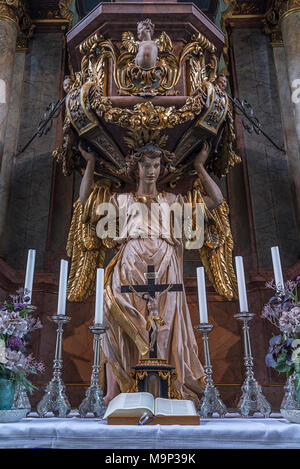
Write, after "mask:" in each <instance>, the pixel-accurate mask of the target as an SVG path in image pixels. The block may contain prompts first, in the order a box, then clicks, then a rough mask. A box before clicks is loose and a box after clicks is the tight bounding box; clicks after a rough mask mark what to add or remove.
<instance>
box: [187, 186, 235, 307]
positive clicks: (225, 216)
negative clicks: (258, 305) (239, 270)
mask: <svg viewBox="0 0 300 469" xmlns="http://www.w3.org/2000/svg"><path fill="white" fill-rule="evenodd" d="M194 191H196V192H198V193H200V195H201V198H202V196H203V195H204V190H203V187H202V185H201V183H200V180H197V181H196V183H195V184H194ZM210 215H211V218H212V219H213V223H211V222H209V223H207V222H206V223H205V237H204V244H203V247H202V248H201V249H200V250H199V253H200V258H201V261H202V264H203V267H204V269H205V272H206V274H207V276H208V279H209V281H210V282H211V283H212V285H213V286H214V289H215V291H216V292H217V293H218V294H219V295H222V296H224V297H225V298H227V299H228V300H232V299H237V298H238V293H237V280H236V275H235V272H234V268H233V264H232V253H233V238H232V234H231V228H230V222H229V207H228V204H227V202H226V201H225V200H223V202H222V203H221V204H220V205H219V206H218V207H217V208H215V209H214V210H211V211H210Z"/></svg>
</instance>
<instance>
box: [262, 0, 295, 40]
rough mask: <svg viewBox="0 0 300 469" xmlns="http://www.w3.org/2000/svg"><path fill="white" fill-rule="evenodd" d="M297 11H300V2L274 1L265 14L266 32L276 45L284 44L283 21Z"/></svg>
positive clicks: (293, 0)
mask: <svg viewBox="0 0 300 469" xmlns="http://www.w3.org/2000/svg"><path fill="white" fill-rule="evenodd" d="M296 11H300V0H272V2H271V4H270V6H269V8H268V9H267V11H266V14H265V18H264V31H265V33H266V34H269V35H270V36H271V41H272V43H273V44H274V45H277V44H282V34H281V21H282V20H283V19H284V18H285V17H286V16H288V15H290V14H292V13H293V12H296Z"/></svg>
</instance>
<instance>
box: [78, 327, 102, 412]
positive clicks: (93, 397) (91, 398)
mask: <svg viewBox="0 0 300 469" xmlns="http://www.w3.org/2000/svg"><path fill="white" fill-rule="evenodd" d="M89 329H90V330H91V331H92V333H93V334H94V364H93V366H92V376H91V385H90V387H89V388H88V389H87V390H86V393H85V398H84V399H83V401H82V402H81V404H80V406H79V408H78V410H79V414H80V417H85V416H86V415H87V414H88V413H92V414H94V416H95V417H100V418H102V417H103V415H104V414H105V411H106V405H105V403H104V400H103V391H102V389H101V387H100V386H99V373H100V347H101V335H102V334H105V332H106V330H107V327H105V326H104V325H103V324H95V325H94V326H90V327H89Z"/></svg>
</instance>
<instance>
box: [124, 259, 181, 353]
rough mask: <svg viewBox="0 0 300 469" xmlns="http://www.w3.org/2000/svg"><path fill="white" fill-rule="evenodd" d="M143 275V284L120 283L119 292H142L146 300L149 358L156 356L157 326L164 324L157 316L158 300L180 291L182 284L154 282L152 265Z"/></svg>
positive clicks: (154, 276)
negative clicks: (166, 294)
mask: <svg viewBox="0 0 300 469" xmlns="http://www.w3.org/2000/svg"><path fill="white" fill-rule="evenodd" d="M144 276H145V278H146V279H147V281H148V282H147V283H146V284H145V285H122V286H121V293H133V292H135V293H136V294H138V293H142V295H139V296H140V297H141V298H142V299H143V300H145V301H146V304H147V310H148V318H147V330H148V331H149V344H150V358H157V335H158V328H159V326H160V325H163V324H164V321H163V319H162V318H161V317H160V316H159V311H158V300H159V298H160V297H161V295H162V294H165V293H168V292H176V291H182V290H183V286H182V283H176V284H167V283H166V284H165V283H162V284H157V283H155V279H156V278H157V273H156V272H155V269H154V265H148V266H147V272H146V273H145V274H144ZM156 294H159V295H158V297H156Z"/></svg>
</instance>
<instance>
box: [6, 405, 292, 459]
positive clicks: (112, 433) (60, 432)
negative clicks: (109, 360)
mask: <svg viewBox="0 0 300 469" xmlns="http://www.w3.org/2000/svg"><path fill="white" fill-rule="evenodd" d="M0 448H53V449H101V448H104V449H114V450H117V449H300V425H299V424H293V423H290V422H288V421H287V420H285V419H284V418H282V417H281V415H280V414H272V415H271V418H269V419H264V418H258V417H256V416H255V417H251V418H249V419H243V418H241V417H240V416H238V414H227V416H226V417H225V418H224V419H220V418H209V419H201V422H200V425H199V426H180V425H170V426H169V425H168V426H167V425H152V426H151V425H144V426H138V425H137V426H123V425H122V426H113V425H107V424H106V421H103V420H100V419H96V418H89V417H87V418H85V419H81V418H79V416H78V414H74V413H72V414H70V415H69V416H68V417H67V418H64V419H61V418H56V417H52V416H46V417H44V418H43V419H41V418H38V416H37V415H36V414H30V415H29V416H28V417H27V418H26V419H23V420H21V421H20V422H17V423H0Z"/></svg>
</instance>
